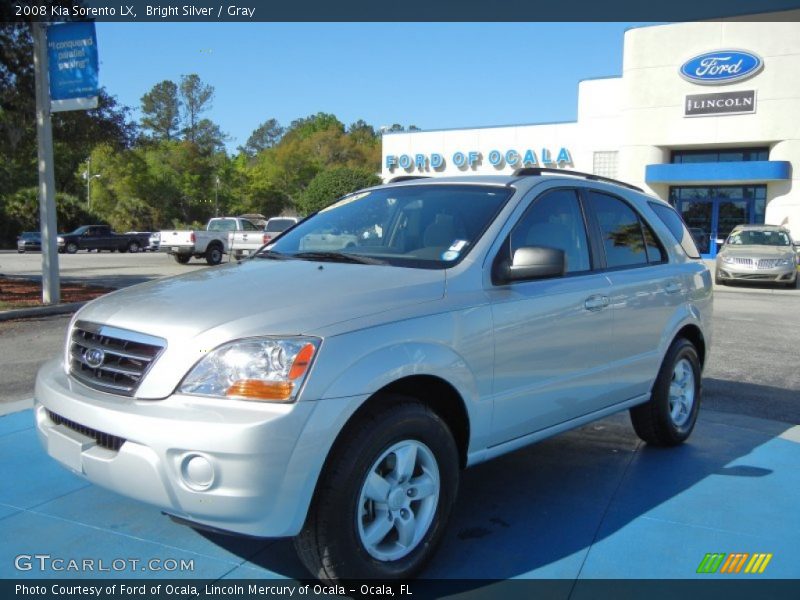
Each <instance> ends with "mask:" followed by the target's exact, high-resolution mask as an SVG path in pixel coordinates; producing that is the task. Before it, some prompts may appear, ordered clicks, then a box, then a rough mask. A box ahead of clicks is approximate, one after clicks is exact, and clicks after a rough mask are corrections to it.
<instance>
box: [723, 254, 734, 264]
mask: <svg viewBox="0 0 800 600" xmlns="http://www.w3.org/2000/svg"><path fill="white" fill-rule="evenodd" d="M720 258H721V259H722V262H724V263H725V264H726V265H730V264H733V257H732V256H725V255H723V256H721V257H720Z"/></svg>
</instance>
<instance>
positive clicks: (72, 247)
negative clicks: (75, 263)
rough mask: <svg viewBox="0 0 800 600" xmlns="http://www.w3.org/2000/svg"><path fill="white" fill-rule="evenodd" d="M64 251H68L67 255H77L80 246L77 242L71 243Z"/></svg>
mask: <svg viewBox="0 0 800 600" xmlns="http://www.w3.org/2000/svg"><path fill="white" fill-rule="evenodd" d="M64 249H65V250H66V252H67V254H75V253H76V252H77V251H78V244H76V243H75V242H70V243H68V244H67V246H66V247H65V248H64Z"/></svg>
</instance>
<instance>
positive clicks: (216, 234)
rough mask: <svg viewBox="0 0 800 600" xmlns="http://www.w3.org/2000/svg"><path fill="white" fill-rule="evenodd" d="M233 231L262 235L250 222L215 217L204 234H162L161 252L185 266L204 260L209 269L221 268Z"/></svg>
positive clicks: (183, 232)
mask: <svg viewBox="0 0 800 600" xmlns="http://www.w3.org/2000/svg"><path fill="white" fill-rule="evenodd" d="M234 231H251V232H252V233H253V234H255V235H258V234H259V233H260V232H259V229H258V228H257V227H256V226H255V225H254V224H253V223H252V222H250V221H248V220H247V219H242V218H240V217H216V218H213V219H211V220H209V222H208V224H207V225H206V228H205V230H204V231H178V230H176V231H161V232H160V243H159V250H160V251H161V252H166V253H167V254H171V255H172V256H173V257H175V260H176V261H177V262H179V263H180V264H182V265H185V264H186V263H188V262H189V260H190V259H191V258H192V257H193V256H194V257H195V258H205V259H206V262H207V263H208V264H209V265H218V264H219V263H221V262H222V255H223V254H226V253H227V252H228V234H229V233H230V232H234ZM262 243H263V242H262Z"/></svg>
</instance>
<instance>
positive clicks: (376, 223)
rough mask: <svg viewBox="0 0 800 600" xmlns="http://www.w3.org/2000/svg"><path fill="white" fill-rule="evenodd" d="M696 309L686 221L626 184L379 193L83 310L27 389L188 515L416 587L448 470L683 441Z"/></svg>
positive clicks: (702, 340) (65, 457)
mask: <svg viewBox="0 0 800 600" xmlns="http://www.w3.org/2000/svg"><path fill="white" fill-rule="evenodd" d="M315 244H318V245H319V247H318V248H315ZM332 248H335V250H332ZM711 289H712V286H711V276H710V273H709V271H708V269H707V268H706V267H705V265H704V263H703V262H702V260H699V255H698V253H697V248H696V247H695V245H694V242H693V241H692V237H691V235H690V234H689V232H688V231H687V229H686V227H685V226H684V224H683V222H682V221H681V219H680V217H679V216H678V214H677V213H676V212H675V211H674V210H673V209H672V208H671V207H670V206H669V205H668V204H666V203H664V202H663V201H661V200H659V199H657V198H653V197H651V196H647V195H645V194H643V193H641V192H640V191H638V190H637V189H636V188H632V187H631V186H627V185H625V184H621V183H618V182H612V181H609V180H603V179H602V178H599V177H596V176H591V175H584V174H580V173H572V174H569V172H568V173H567V174H564V173H560V174H557V175H556V174H550V173H548V172H547V170H545V169H526V170H522V171H519V172H517V173H516V174H515V175H513V176H504V177H500V176H498V177H457V178H435V179H411V180H406V181H402V182H398V183H390V184H388V185H383V186H377V187H374V188H370V189H367V190H363V191H360V192H357V193H355V194H351V195H349V196H346V197H344V198H342V199H341V200H339V201H338V202H337V203H336V204H334V205H333V206H331V207H329V208H326V209H324V210H322V211H320V212H319V213H317V214H314V215H312V216H310V217H309V218H307V219H306V220H304V221H302V222H301V223H299V224H298V225H296V226H295V227H294V228H293V229H291V230H290V231H288V232H286V233H285V234H283V235H282V236H281V237H279V238H278V239H277V240H276V241H274V242H273V243H272V244H270V245H268V246H266V247H265V248H263V249H262V250H261V251H260V252H258V253H257V255H256V256H254V257H253V258H251V259H249V260H245V261H243V262H241V263H239V264H229V265H225V266H222V267H216V268H209V269H204V270H200V271H195V272H192V273H188V274H186V275H182V276H180V277H176V278H172V279H166V280H160V281H153V282H150V283H145V284H142V285H138V286H135V287H132V288H128V289H126V290H123V291H118V292H115V293H112V294H109V295H107V296H104V297H102V298H100V299H98V300H95V301H94V302H92V303H90V304H88V305H87V306H85V307H84V308H83V309H82V310H81V311H79V312H78V313H77V314H76V315H75V317H74V318H73V319H72V322H71V323H70V325H69V331H68V336H67V340H66V348H65V355H64V358H63V359H60V360H57V361H53V362H50V363H48V364H47V365H45V366H44V367H42V369H41V371H40V372H39V374H38V377H37V382H36V394H35V395H36V407H35V413H36V421H37V426H38V432H39V435H40V438H41V441H42V443H43V444H44V446H45V447H46V448H47V451H48V452H49V453H50V455H51V456H53V457H54V458H55V459H56V460H58V461H60V462H61V463H63V464H64V465H66V466H67V467H68V468H70V469H72V470H73V471H75V472H76V473H78V474H80V475H82V476H84V477H85V478H87V479H88V480H89V481H92V482H94V483H97V484H99V485H102V486H104V487H107V488H109V489H112V490H114V491H116V492H119V493H121V494H124V495H126V496H130V497H132V498H136V499H139V500H142V501H144V502H149V503H151V504H154V505H156V506H158V507H160V508H161V509H162V510H164V511H165V512H167V513H168V514H171V515H173V516H174V517H176V518H178V519H180V520H183V521H185V522H189V523H191V524H194V525H199V526H203V527H211V528H216V529H222V530H226V531H232V532H239V533H244V534H250V535H255V536H269V537H271V536H275V537H278V536H295V540H296V544H295V545H296V547H297V550H298V552H299V555H300V558H301V559H302V561H303V562H304V563H305V565H306V566H307V567H308V568H309V570H310V571H311V573H312V574H313V575H314V576H316V577H318V578H320V579H323V580H329V581H335V580H340V579H349V578H398V577H399V578H405V577H410V576H412V575H414V574H415V573H416V572H417V571H418V570H419V569H420V568H421V567H422V566H423V565H424V563H425V561H426V560H427V559H428V558H429V557H430V556H431V554H432V552H433V551H434V549H435V547H436V545H437V543H438V542H439V541H440V540H441V538H442V534H443V532H444V530H445V526H446V523H447V519H448V516H449V514H450V511H451V508H452V506H453V503H454V501H455V498H456V493H457V489H458V483H459V475H460V471H461V469H463V468H466V467H469V466H472V465H475V464H477V463H480V462H483V461H485V460H488V459H491V458H494V457H496V456H499V455H501V454H505V453H506V452H510V451H512V450H515V449H517V448H520V447H522V446H525V445H528V444H531V443H533V442H536V441H538V440H541V439H543V438H545V437H548V436H552V435H555V434H557V433H560V432H562V431H565V430H568V429H572V428H574V427H578V426H580V425H583V424H585V423H588V422H590V421H594V420H596V419H600V418H603V417H605V416H606V415H610V414H612V413H616V412H619V411H622V410H630V414H631V419H632V421H633V426H634V429H635V430H636V433H637V434H638V435H639V436H640V437H641V438H642V439H644V440H646V441H647V442H648V443H650V444H655V445H661V446H673V445H677V444H680V443H681V442H683V441H684V440H686V438H687V437H689V434H690V433H691V431H692V429H693V427H694V425H695V421H696V420H697V414H698V409H699V406H700V389H701V385H700V380H701V371H702V368H703V363H704V361H705V360H706V357H707V355H708V351H709V345H710V335H711V326H710V320H711V302H712V296H711V293H712V292H711ZM187 300H191V302H192V310H186V302H187Z"/></svg>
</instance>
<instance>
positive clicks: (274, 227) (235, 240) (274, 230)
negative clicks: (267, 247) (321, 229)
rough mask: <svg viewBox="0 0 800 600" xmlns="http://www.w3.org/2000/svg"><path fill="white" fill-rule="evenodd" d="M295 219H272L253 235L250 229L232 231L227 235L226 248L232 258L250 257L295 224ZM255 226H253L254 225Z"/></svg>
mask: <svg viewBox="0 0 800 600" xmlns="http://www.w3.org/2000/svg"><path fill="white" fill-rule="evenodd" d="M299 220H300V219H299V218H297V217H272V218H271V219H269V220H267V221H266V222H265V225H264V229H263V230H261V229H258V228H257V231H258V233H254V232H253V230H252V229H243V230H242V231H232V232H230V233H229V234H228V247H229V249H230V253H231V254H232V255H233V257H234V258H236V259H239V258H243V257H245V256H250V255H251V254H253V253H254V252H255V251H256V250H258V249H259V248H261V246H263V245H264V244H267V243H269V242H270V240H272V239H274V238H276V237H277V236H278V235H280V234H281V233H282V232H284V231H286V230H287V229H289V228H290V227H293V226H294V225H296V224H297V222H298V221H299ZM254 225H255V224H254Z"/></svg>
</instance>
